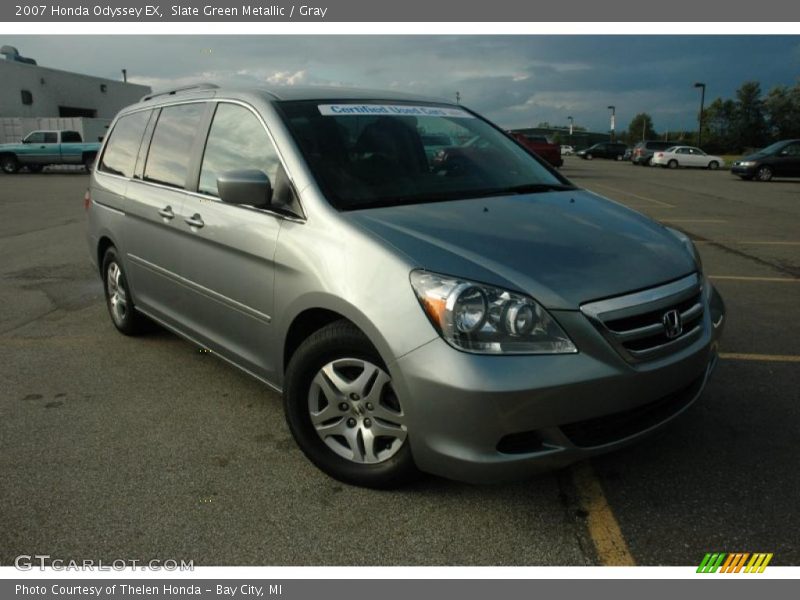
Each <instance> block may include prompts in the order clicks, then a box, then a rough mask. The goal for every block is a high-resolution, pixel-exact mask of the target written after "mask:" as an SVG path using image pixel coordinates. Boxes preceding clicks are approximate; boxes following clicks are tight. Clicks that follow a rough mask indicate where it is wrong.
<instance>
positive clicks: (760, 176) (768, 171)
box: [756, 165, 774, 181]
mask: <svg viewBox="0 0 800 600" xmlns="http://www.w3.org/2000/svg"><path fill="white" fill-rule="evenodd" d="M773 175H774V173H773V172H772V168H771V167H768V166H766V165H764V166H761V167H759V168H758V170H757V171H756V179H757V180H758V181H769V180H771V179H772V176H773Z"/></svg>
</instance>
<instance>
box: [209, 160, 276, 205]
mask: <svg viewBox="0 0 800 600" xmlns="http://www.w3.org/2000/svg"><path fill="white" fill-rule="evenodd" d="M217 190H218V192H219V197H220V199H221V200H222V201H223V202H227V203H228V204H247V205H248V206H267V205H268V204H269V202H270V200H271V199H272V184H271V183H270V181H269V177H267V174H266V173H264V172H263V171H259V170H257V169H245V170H241V171H225V172H224V173H222V174H221V175H220V176H219V177H217Z"/></svg>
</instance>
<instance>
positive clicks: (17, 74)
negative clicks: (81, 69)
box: [0, 46, 151, 143]
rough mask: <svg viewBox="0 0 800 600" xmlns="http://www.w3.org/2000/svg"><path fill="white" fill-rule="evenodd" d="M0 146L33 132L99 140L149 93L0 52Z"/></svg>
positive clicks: (8, 48)
mask: <svg viewBox="0 0 800 600" xmlns="http://www.w3.org/2000/svg"><path fill="white" fill-rule="evenodd" d="M0 82H2V84H0V143H5V142H16V141H19V139H20V138H21V137H22V136H23V135H25V134H27V133H28V132H29V131H31V130H33V129H45V128H47V129H72V130H75V131H79V132H81V134H83V137H84V139H86V140H96V139H97V138H98V137H102V136H103V135H104V133H105V129H106V128H107V127H108V125H109V123H110V122H111V119H113V118H114V115H116V114H117V112H118V111H119V110H120V109H121V108H123V107H125V106H127V105H129V104H133V103H134V102H138V101H139V99H140V98H141V97H142V96H144V95H146V94H149V93H150V91H151V90H150V88H149V87H147V86H144V85H136V84H132V83H127V82H124V81H114V80H113V79H104V78H102V77H92V76H91V75H83V74H81V73H72V72H69V71H61V70H58V69H50V68H48V67H42V66H39V65H37V64H36V61H34V60H33V59H30V58H25V57H23V56H21V55H20V54H19V52H18V51H17V49H16V48H13V47H11V46H3V47H2V48H0Z"/></svg>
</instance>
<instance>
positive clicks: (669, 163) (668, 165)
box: [667, 158, 678, 169]
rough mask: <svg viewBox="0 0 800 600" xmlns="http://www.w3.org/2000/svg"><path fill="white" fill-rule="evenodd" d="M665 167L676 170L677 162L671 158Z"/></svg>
mask: <svg viewBox="0 0 800 600" xmlns="http://www.w3.org/2000/svg"><path fill="white" fill-rule="evenodd" d="M667 167H669V168H670V169H677V168H678V161H677V160H675V159H674V158H673V159H672V160H671V161H669V162H668V163H667Z"/></svg>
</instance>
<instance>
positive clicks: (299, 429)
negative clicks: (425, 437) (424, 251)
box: [283, 320, 418, 489]
mask: <svg viewBox="0 0 800 600" xmlns="http://www.w3.org/2000/svg"><path fill="white" fill-rule="evenodd" d="M284 382H285V384H284V391H283V405H284V409H285V413H286V422H287V423H288V425H289V429H290V430H291V432H292V435H293V436H294V439H295V441H296V442H297V445H298V446H300V449H301V450H302V451H303V453H304V454H305V455H306V456H307V457H308V459H309V460H310V461H311V462H313V463H314V464H315V465H316V466H317V467H318V468H319V469H320V470H322V471H323V472H325V473H327V474H328V475H330V476H331V477H333V478H334V479H338V480H339V481H342V482H344V483H348V484H351V485H357V486H363V487H369V488H378V489H387V488H394V487H398V486H400V485H403V484H405V483H407V482H409V481H411V480H412V479H414V478H415V477H416V476H417V475H418V471H417V468H416V466H415V465H414V459H413V457H412V455H411V447H410V444H409V440H408V435H407V433H408V431H407V426H406V415H405V413H404V411H403V409H402V405H401V404H400V400H399V398H398V397H397V395H396V394H395V393H394V390H393V388H392V382H391V377H390V376H389V373H388V369H387V368H386V365H385V364H384V363H383V360H381V357H380V355H379V354H378V352H377V351H376V350H375V348H374V347H373V345H372V344H371V343H370V342H369V340H368V339H367V337H366V336H365V335H364V334H363V333H362V332H361V331H360V330H359V329H358V328H357V327H355V326H354V325H353V324H352V323H350V322H348V321H344V320H342V321H335V322H333V323H331V324H329V325H327V326H325V327H323V328H322V329H319V330H318V331H316V332H314V333H313V334H311V335H310V336H309V337H308V338H307V339H306V340H305V341H304V342H303V343H302V344H300V347H299V348H298V349H297V351H296V352H295V353H294V355H293V356H292V358H291V360H290V361H289V366H288V368H287V369H286V377H285V380H284Z"/></svg>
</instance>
